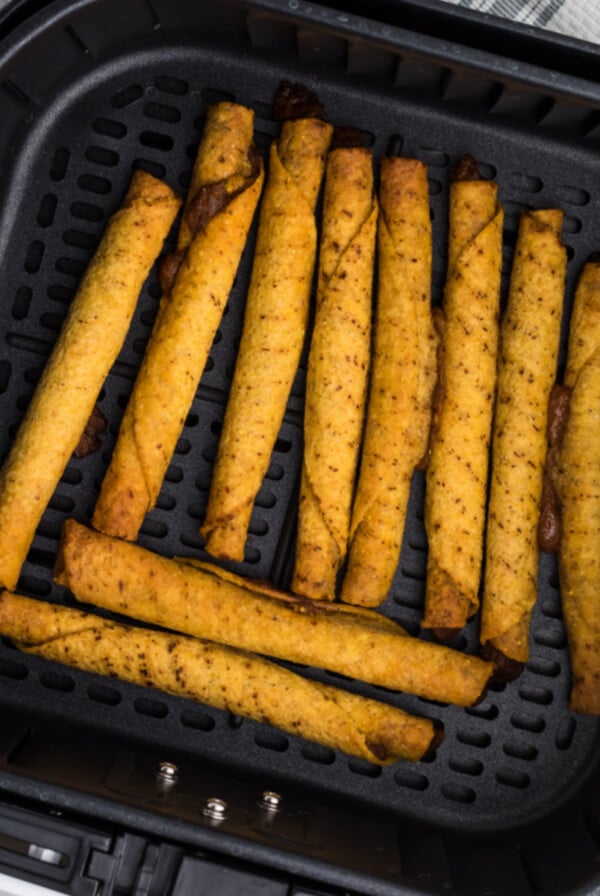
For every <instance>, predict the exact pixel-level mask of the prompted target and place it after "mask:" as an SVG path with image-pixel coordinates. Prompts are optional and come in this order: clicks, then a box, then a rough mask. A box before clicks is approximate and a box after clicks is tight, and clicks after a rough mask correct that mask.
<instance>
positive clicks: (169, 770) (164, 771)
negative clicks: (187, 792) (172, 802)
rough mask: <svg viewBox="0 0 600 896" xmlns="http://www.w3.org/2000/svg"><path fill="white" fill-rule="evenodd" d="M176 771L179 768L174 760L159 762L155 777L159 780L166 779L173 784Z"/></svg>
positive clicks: (176, 774)
mask: <svg viewBox="0 0 600 896" xmlns="http://www.w3.org/2000/svg"><path fill="white" fill-rule="evenodd" d="M178 772H179V769H178V768H177V766H176V765H175V763H174V762H161V763H160V765H159V766H158V771H157V773H156V777H157V778H160V780H161V781H168V782H169V783H170V784H174V783H175V781H176V780H177V778H178Z"/></svg>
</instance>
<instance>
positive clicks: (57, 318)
mask: <svg viewBox="0 0 600 896" xmlns="http://www.w3.org/2000/svg"><path fill="white" fill-rule="evenodd" d="M64 319H65V315H64V314H51V313H50V312H46V313H45V314H41V315H40V325H41V326H42V327H44V328H45V329H46V330H54V331H55V332H57V331H58V330H60V328H61V327H62V325H63V321H64Z"/></svg>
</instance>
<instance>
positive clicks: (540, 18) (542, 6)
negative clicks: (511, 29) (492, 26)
mask: <svg viewBox="0 0 600 896" xmlns="http://www.w3.org/2000/svg"><path fill="white" fill-rule="evenodd" d="M446 2H447V3H454V4H456V5H457V6H463V7H465V8H466V9H473V10H477V11H478V12H487V13H492V14H493V15H497V16H502V17H504V18H507V19H511V20H512V21H513V22H522V23H523V24H526V25H537V26H538V27H540V28H545V29H547V30H548V31H556V32H558V33H559V34H568V35H569V36H571V37H578V38H581V39H582V40H587V41H591V42H592V43H600V0H446Z"/></svg>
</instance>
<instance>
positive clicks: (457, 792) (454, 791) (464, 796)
mask: <svg viewBox="0 0 600 896" xmlns="http://www.w3.org/2000/svg"><path fill="white" fill-rule="evenodd" d="M441 792H442V796H443V797H445V798H446V799H447V800H451V801H452V802H454V803H463V805H465V806H468V805H470V804H471V803H474V802H475V791H474V790H473V789H472V788H471V787H465V786H463V785H461V784H444V785H442V788H441Z"/></svg>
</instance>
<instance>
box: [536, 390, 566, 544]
mask: <svg viewBox="0 0 600 896" xmlns="http://www.w3.org/2000/svg"><path fill="white" fill-rule="evenodd" d="M571 391H572V390H571V388H570V387H569V386H559V385H558V384H556V385H554V386H553V387H552V391H551V393H550V400H549V402H548V428H547V438H548V449H547V453H546V463H545V465H544V479H543V485H542V500H541V504H540V518H539V522H538V533H537V535H538V545H539V547H540V550H542V551H548V552H549V553H555V552H556V551H558V548H559V546H560V536H561V518H560V517H561V514H560V501H559V499H558V494H557V491H556V485H555V482H556V477H557V474H558V456H559V453H560V448H561V445H562V441H563V438H564V435H565V429H566V426H567V420H568V419H569V402H570V399H571Z"/></svg>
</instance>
